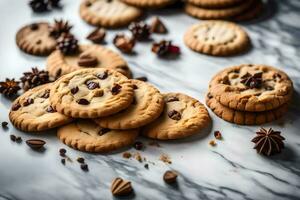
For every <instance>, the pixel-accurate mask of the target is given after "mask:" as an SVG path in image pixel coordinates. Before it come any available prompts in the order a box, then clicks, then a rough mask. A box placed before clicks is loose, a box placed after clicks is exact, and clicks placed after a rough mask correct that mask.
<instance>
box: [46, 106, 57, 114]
mask: <svg viewBox="0 0 300 200" xmlns="http://www.w3.org/2000/svg"><path fill="white" fill-rule="evenodd" d="M46 111H47V112H48V113H55V112H56V110H55V109H54V108H53V107H52V106H49V107H48V108H47V109H46Z"/></svg>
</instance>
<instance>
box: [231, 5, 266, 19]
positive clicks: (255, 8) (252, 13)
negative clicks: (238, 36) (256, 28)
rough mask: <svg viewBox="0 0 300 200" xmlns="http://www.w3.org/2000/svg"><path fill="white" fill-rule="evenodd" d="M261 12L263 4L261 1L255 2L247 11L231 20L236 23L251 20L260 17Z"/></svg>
mask: <svg viewBox="0 0 300 200" xmlns="http://www.w3.org/2000/svg"><path fill="white" fill-rule="evenodd" d="M263 10H264V4H263V2H262V0H255V1H254V2H253V3H252V4H251V6H250V7H249V8H248V9H247V10H245V11H244V12H243V13H241V14H240V15H237V16H234V17H232V20H233V21H238V22H240V21H248V20H252V19H254V18H256V17H258V16H259V15H261V14H262V12H263Z"/></svg>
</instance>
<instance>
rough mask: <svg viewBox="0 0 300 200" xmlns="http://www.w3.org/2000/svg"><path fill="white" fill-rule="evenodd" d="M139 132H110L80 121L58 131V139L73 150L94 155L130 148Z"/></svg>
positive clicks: (91, 123) (90, 122)
mask: <svg viewBox="0 0 300 200" xmlns="http://www.w3.org/2000/svg"><path fill="white" fill-rule="evenodd" d="M137 136H138V130H134V129H133V130H110V129H107V128H102V127H100V126H99V125H97V124H96V123H95V122H93V121H91V120H78V121H76V122H74V123H71V124H68V125H66V126H63V127H61V128H59V129H58V131H57V137H58V138H59V139H60V140H61V141H62V142H63V143H64V144H66V145H68V146H70V147H71V148H73V149H77V150H80V151H86V152H94V153H108V152H111V151H114V150H118V149H120V148H123V147H127V146H130V145H132V144H133V143H134V141H135V139H136V137H137Z"/></svg>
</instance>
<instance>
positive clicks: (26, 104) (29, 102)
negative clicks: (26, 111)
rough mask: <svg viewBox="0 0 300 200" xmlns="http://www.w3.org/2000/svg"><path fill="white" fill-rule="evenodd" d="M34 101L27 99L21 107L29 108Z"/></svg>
mask: <svg viewBox="0 0 300 200" xmlns="http://www.w3.org/2000/svg"><path fill="white" fill-rule="evenodd" d="M33 102H34V100H33V99H31V98H28V99H27V100H26V101H25V102H24V103H23V106H29V105H30V104H33Z"/></svg>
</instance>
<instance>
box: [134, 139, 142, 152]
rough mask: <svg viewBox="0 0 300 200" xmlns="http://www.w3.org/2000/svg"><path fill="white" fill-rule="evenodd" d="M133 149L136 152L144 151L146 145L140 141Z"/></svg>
mask: <svg viewBox="0 0 300 200" xmlns="http://www.w3.org/2000/svg"><path fill="white" fill-rule="evenodd" d="M133 147H134V148H135V149H136V150H142V149H143V148H144V144H143V143H142V142H140V141H136V142H135V143H134V144H133Z"/></svg>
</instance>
